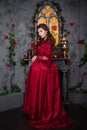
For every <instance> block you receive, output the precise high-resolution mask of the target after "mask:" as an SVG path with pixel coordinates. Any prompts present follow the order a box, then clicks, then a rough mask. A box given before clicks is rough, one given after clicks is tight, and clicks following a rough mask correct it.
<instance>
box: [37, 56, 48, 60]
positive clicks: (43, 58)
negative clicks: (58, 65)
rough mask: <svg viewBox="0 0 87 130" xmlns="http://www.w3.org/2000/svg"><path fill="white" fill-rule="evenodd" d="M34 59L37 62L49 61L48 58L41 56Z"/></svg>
mask: <svg viewBox="0 0 87 130" xmlns="http://www.w3.org/2000/svg"><path fill="white" fill-rule="evenodd" d="M36 59H37V60H43V61H48V60H50V57H48V56H44V55H43V56H37V58H36Z"/></svg>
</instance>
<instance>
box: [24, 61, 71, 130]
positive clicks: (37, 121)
mask: <svg viewBox="0 0 87 130" xmlns="http://www.w3.org/2000/svg"><path fill="white" fill-rule="evenodd" d="M60 94H61V92H60V81H59V75H58V68H57V66H56V64H55V63H54V62H52V61H51V60H47V61H43V60H38V59H37V60H35V61H34V62H33V63H32V64H31V66H30V67H29V71H28V74H27V78H26V85H25V93H24V103H23V107H22V109H23V111H24V112H25V113H27V114H28V124H29V125H30V126H32V127H34V128H63V127H67V126H71V125H72V124H73V121H72V120H71V119H70V118H69V117H68V116H67V114H66V111H65V109H64V107H63V104H62V101H61V95H60Z"/></svg>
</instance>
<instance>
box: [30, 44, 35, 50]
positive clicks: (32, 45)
mask: <svg viewBox="0 0 87 130" xmlns="http://www.w3.org/2000/svg"><path fill="white" fill-rule="evenodd" d="M34 44H35V42H31V43H30V50H34Z"/></svg>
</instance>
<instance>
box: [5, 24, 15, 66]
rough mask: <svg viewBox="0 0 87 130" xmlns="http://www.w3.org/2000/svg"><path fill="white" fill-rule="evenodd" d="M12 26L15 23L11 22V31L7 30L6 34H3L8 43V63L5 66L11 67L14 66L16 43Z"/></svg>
mask: <svg viewBox="0 0 87 130" xmlns="http://www.w3.org/2000/svg"><path fill="white" fill-rule="evenodd" d="M14 27H15V24H14V23H12V24H11V32H9V33H8V34H7V35H5V39H6V40H7V41H8V42H9V43H10V44H9V47H8V51H9V54H8V61H9V63H8V64H7V67H11V66H15V65H16V62H15V59H14V57H15V54H16V53H15V45H16V43H17V42H16V40H15V34H14Z"/></svg>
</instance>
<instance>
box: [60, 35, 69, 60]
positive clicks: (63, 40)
mask: <svg viewBox="0 0 87 130" xmlns="http://www.w3.org/2000/svg"><path fill="white" fill-rule="evenodd" d="M61 42H62V49H63V53H64V58H66V57H67V50H68V45H67V43H68V40H67V39H66V37H63V38H62V40H61Z"/></svg>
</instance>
